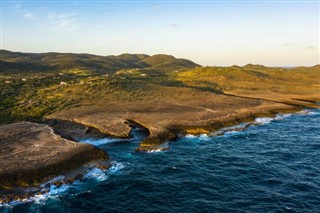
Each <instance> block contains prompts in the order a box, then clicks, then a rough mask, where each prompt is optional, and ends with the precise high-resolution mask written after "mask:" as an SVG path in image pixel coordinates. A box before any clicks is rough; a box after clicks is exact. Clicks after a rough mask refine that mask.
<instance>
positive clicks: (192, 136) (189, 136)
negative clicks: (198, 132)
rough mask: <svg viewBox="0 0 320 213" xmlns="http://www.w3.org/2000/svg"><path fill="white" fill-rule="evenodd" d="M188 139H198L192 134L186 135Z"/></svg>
mask: <svg viewBox="0 0 320 213" xmlns="http://www.w3.org/2000/svg"><path fill="white" fill-rule="evenodd" d="M185 137H186V138H196V137H197V136H195V135H191V134H186V136H185Z"/></svg>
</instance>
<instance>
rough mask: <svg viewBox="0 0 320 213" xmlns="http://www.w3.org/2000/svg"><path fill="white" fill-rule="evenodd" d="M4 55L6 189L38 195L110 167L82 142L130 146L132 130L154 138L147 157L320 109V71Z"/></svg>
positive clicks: (146, 144) (131, 57) (1, 99)
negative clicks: (185, 138)
mask: <svg viewBox="0 0 320 213" xmlns="http://www.w3.org/2000/svg"><path fill="white" fill-rule="evenodd" d="M1 55H2V57H1V61H0V64H1V69H0V82H1V90H0V91H1V92H0V93H1V94H0V106H1V112H0V118H1V119H0V122H1V124H2V126H0V146H1V151H0V158H1V159H3V160H2V162H1V165H2V166H1V167H0V168H1V173H0V177H1V178H0V180H1V182H0V187H1V188H2V189H6V188H14V187H26V186H35V185H39V184H41V183H42V182H44V181H46V180H48V179H50V178H52V177H54V176H56V175H59V174H61V173H64V172H67V171H70V170H73V169H75V168H78V167H79V166H81V165H84V164H86V163H89V162H91V161H96V160H107V159H108V157H107V154H106V153H103V152H102V151H100V150H99V149H97V148H95V147H93V146H90V145H86V144H82V143H79V142H75V141H79V140H81V139H82V138H85V137H93V138H95V137H106V136H108V137H119V138H127V137H129V136H130V132H131V131H132V126H135V125H137V126H142V127H144V128H145V129H146V130H148V131H149V136H148V137H147V138H145V139H144V140H143V141H142V142H141V143H140V145H139V146H138V147H137V150H138V151H146V152H148V151H152V150H155V149H162V145H163V144H164V143H166V142H168V141H171V140H174V139H175V138H177V137H180V136H182V135H186V134H195V135H197V134H209V133H212V132H215V131H218V130H219V129H221V128H224V127H227V126H233V125H237V124H240V123H243V122H252V121H253V120H254V119H255V118H256V117H262V116H271V117H272V116H275V115H276V114H277V113H286V112H296V111H299V110H302V109H303V108H316V107H318V106H319V105H317V102H319V101H320V84H319V82H320V65H316V66H313V67H296V68H290V69H289V68H278V67H265V66H262V65H253V64H248V65H246V66H243V67H240V66H231V67H202V66H200V65H198V64H196V63H194V62H192V61H190V60H186V59H177V58H175V57H173V56H169V55H154V56H148V55H144V54H138V55H135V54H123V55H119V56H96V55H89V54H63V53H43V54H31V53H16V52H10V51H6V50H1ZM22 121H28V123H26V122H22ZM21 122H22V123H21ZM29 122H32V123H29ZM49 126H50V127H49ZM51 128H52V129H51ZM71 140H72V141H71ZM61 165H63V166H61ZM29 171H32V172H30V173H28V172H29Z"/></svg>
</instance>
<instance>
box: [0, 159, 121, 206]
mask: <svg viewBox="0 0 320 213" xmlns="http://www.w3.org/2000/svg"><path fill="white" fill-rule="evenodd" d="M124 167H125V166H124V164H123V163H118V162H115V161H114V162H111V167H110V168H109V169H108V170H106V171H103V170H101V169H99V168H93V169H91V170H90V171H88V172H87V173H86V174H85V175H84V176H83V177H84V179H95V180H96V181H99V182H100V181H104V180H107V179H108V178H109V175H112V174H116V173H117V172H118V171H119V170H121V169H123V168H124ZM61 179H63V176H58V177H56V178H54V179H52V180H51V181H50V182H53V181H57V180H61ZM82 184H84V182H83V181H79V180H77V181H75V182H73V183H71V184H62V185H60V186H55V185H53V184H52V185H50V188H49V190H48V192H47V193H44V194H40V195H34V196H32V197H30V198H28V199H20V200H15V201H11V202H10V203H3V204H0V207H6V208H12V207H13V206H16V205H19V204H22V203H30V202H34V203H37V204H41V203H44V202H45V201H46V200H48V199H58V198H59V197H60V196H61V195H62V194H64V193H65V192H67V191H68V190H69V189H70V188H73V187H78V186H79V185H80V186H81V185H82ZM43 185H44V184H43Z"/></svg>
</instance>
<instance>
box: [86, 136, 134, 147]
mask: <svg viewBox="0 0 320 213" xmlns="http://www.w3.org/2000/svg"><path fill="white" fill-rule="evenodd" d="M131 140H132V139H120V138H102V139H83V140H81V141H80V142H83V143H88V144H91V145H94V146H101V145H104V144H108V143H114V142H119V141H131Z"/></svg>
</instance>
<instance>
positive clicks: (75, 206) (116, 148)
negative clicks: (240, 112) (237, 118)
mask: <svg viewBox="0 0 320 213" xmlns="http://www.w3.org/2000/svg"><path fill="white" fill-rule="evenodd" d="M256 122H257V123H259V125H254V126H250V127H249V128H247V129H246V130H243V131H226V134H225V135H222V136H216V137H209V136H207V135H200V136H192V135H187V136H186V137H183V138H180V139H178V140H176V141H172V142H170V143H169V146H170V149H169V150H167V151H163V152H152V153H140V152H135V148H136V147H137V146H138V144H139V143H140V142H141V140H142V139H143V138H144V137H145V135H144V134H143V132H140V131H139V129H137V130H135V131H134V133H133V135H134V137H133V138H132V139H129V140H120V139H118V140H117V139H102V140H86V141H83V142H86V143H91V144H94V145H96V146H98V147H99V148H101V149H103V150H105V151H106V152H108V154H109V155H110V157H111V159H112V160H111V161H112V167H111V168H110V169H109V170H107V171H102V170H100V169H93V170H91V171H90V172H88V173H87V174H86V175H85V179H84V180H81V181H76V182H74V183H72V184H69V185H68V184H67V185H62V186H61V187H52V188H51V189H50V192H49V193H48V194H45V195H39V196H36V197H33V198H31V199H29V200H25V201H22V202H13V203H11V204H5V205H2V206H0V212H139V213H141V212H320V110H319V109H316V110H314V109H312V110H311V109H310V110H305V111H304V112H303V113H297V114H282V115H278V116H277V117H275V118H273V119H270V118H259V119H257V120H256Z"/></svg>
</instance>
